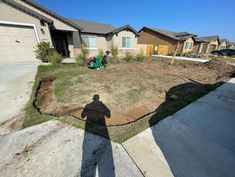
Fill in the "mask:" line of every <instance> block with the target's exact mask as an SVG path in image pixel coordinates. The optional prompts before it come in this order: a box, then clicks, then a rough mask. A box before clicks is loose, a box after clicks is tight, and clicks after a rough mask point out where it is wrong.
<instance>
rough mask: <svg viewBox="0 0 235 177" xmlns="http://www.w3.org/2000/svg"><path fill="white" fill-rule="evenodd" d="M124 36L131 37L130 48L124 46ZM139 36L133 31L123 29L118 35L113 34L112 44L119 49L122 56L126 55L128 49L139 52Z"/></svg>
mask: <svg viewBox="0 0 235 177" xmlns="http://www.w3.org/2000/svg"><path fill="white" fill-rule="evenodd" d="M122 37H130V48H123V47H122ZM137 38H138V37H137V36H136V35H135V34H134V33H133V32H132V31H127V30H123V31H120V32H119V33H118V34H117V35H113V37H112V43H111V45H113V46H114V47H117V48H118V49H119V54H120V56H123V55H125V53H126V51H129V52H131V53H137Z"/></svg>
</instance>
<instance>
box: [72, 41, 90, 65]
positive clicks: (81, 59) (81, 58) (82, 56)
mask: <svg viewBox="0 0 235 177" xmlns="http://www.w3.org/2000/svg"><path fill="white" fill-rule="evenodd" d="M88 54H89V51H88V50H87V49H86V47H85V45H81V52H80V53H79V54H78V55H77V56H76V57H75V59H76V62H77V64H78V65H80V66H85V65H86V59H87V57H88Z"/></svg>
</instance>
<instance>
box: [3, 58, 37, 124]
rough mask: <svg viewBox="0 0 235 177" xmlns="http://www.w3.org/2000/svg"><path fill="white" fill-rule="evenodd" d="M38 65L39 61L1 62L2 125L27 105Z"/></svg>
mask: <svg viewBox="0 0 235 177" xmlns="http://www.w3.org/2000/svg"><path fill="white" fill-rule="evenodd" d="M38 65H39V62H30V63H7V64H0V83H1V84H0V100H1V102H0V110H1V113H0V125H3V124H5V123H6V122H8V121H9V120H11V119H13V118H14V117H15V116H17V115H18V114H19V113H20V111H21V110H22V109H23V108H24V107H25V105H26V103H27V101H28V100H29V97H30V93H31V88H32V85H33V81H34V77H35V74H36V71H37V66H38Z"/></svg>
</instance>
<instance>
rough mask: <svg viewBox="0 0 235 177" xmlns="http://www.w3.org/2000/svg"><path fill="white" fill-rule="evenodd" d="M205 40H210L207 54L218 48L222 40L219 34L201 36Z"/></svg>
mask: <svg viewBox="0 0 235 177" xmlns="http://www.w3.org/2000/svg"><path fill="white" fill-rule="evenodd" d="M201 38H202V39H203V40H205V41H206V42H208V44H207V49H206V52H205V53H206V54H208V53H211V52H212V51H214V50H218V48H219V45H220V40H219V36H206V37H201Z"/></svg>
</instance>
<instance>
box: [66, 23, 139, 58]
mask: <svg viewBox="0 0 235 177" xmlns="http://www.w3.org/2000/svg"><path fill="white" fill-rule="evenodd" d="M69 20H70V21H72V22H73V23H75V24H77V25H79V26H81V27H82V30H81V43H82V44H84V45H85V47H86V48H87V49H88V51H89V56H94V55H97V54H98V53H99V50H103V51H104V52H105V51H107V50H109V51H110V50H111V47H112V46H113V47H116V48H118V49H119V54H120V56H121V55H124V54H125V52H126V51H130V52H133V53H136V52H137V38H138V36H139V34H138V32H137V31H136V30H135V29H134V28H132V27H131V26H130V25H125V26H122V27H120V28H116V27H114V26H113V25H110V24H102V23H95V22H88V21H83V20H78V19H69Z"/></svg>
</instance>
